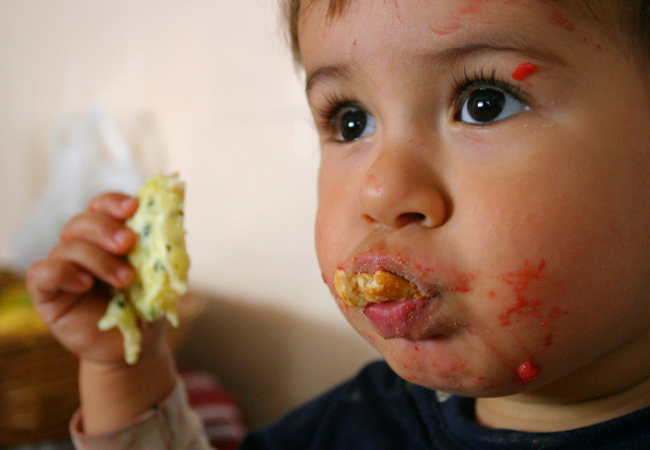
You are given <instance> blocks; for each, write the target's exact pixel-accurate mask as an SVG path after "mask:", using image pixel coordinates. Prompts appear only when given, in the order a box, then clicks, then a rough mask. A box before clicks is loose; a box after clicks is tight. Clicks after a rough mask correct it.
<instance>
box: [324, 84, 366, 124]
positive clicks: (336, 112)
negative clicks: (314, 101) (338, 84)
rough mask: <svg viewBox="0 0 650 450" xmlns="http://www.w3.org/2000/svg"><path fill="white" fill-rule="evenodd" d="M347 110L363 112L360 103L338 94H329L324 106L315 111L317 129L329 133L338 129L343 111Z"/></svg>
mask: <svg viewBox="0 0 650 450" xmlns="http://www.w3.org/2000/svg"><path fill="white" fill-rule="evenodd" d="M345 108H356V109H360V110H363V107H362V106H361V104H360V103H358V102H357V101H355V100H352V99H351V98H348V97H343V96H341V95H339V94H338V93H329V94H327V95H326V96H325V99H324V101H323V106H321V107H318V108H316V109H315V112H316V114H315V116H316V127H317V128H318V130H320V131H322V132H328V131H330V130H332V129H334V128H335V127H336V121H337V119H338V118H339V116H340V114H341V111H343V109H345Z"/></svg>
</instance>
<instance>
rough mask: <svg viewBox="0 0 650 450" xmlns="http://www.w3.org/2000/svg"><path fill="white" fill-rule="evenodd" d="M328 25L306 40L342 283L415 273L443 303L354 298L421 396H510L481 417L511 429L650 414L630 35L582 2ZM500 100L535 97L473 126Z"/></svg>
mask: <svg viewBox="0 0 650 450" xmlns="http://www.w3.org/2000/svg"><path fill="white" fill-rule="evenodd" d="M561 3H569V4H570V6H571V8H567V7H565V6H562V5H561ZM326 7H327V2H324V1H317V2H316V3H315V4H314V5H313V6H312V7H311V8H309V9H307V10H306V11H304V12H303V16H302V21H301V23H300V27H299V42H300V49H301V59H302V62H303V64H304V68H305V72H306V77H307V86H308V88H307V94H308V99H309V104H310V106H311V109H312V112H313V114H314V117H315V120H316V122H317V124H319V134H320V138H321V148H322V154H321V170H320V178H319V210H318V218H317V225H316V242H317V250H318V256H319V261H320V265H321V268H322V271H323V273H324V274H325V277H326V279H327V281H328V282H329V285H330V287H332V281H333V276H332V274H333V273H334V271H335V269H336V268H337V267H341V268H343V269H344V270H346V271H347V272H348V274H350V275H351V274H352V273H355V272H357V271H362V272H374V271H375V270H379V269H382V270H389V271H394V272H397V273H398V274H402V275H404V276H405V277H406V278H408V279H409V280H411V281H413V282H415V283H416V284H417V285H418V286H420V287H421V289H422V290H423V291H424V292H425V293H428V294H429V296H430V299H429V301H420V302H416V301H414V300H411V301H410V302H406V303H402V304H399V303H393V304H385V305H381V306H379V307H373V308H372V309H371V308H368V309H367V310H366V311H364V312H361V311H355V310H351V309H349V308H346V307H345V306H344V305H343V304H342V303H340V302H339V305H340V307H341V309H342V310H343V312H344V314H345V316H346V317H347V319H348V320H349V322H350V323H351V324H352V325H353V326H354V327H355V328H356V329H357V330H358V332H359V333H360V334H361V335H362V336H364V337H365V338H367V339H368V340H369V341H370V342H371V343H372V344H373V345H374V346H376V347H377V348H378V349H379V351H380V352H381V353H382V355H383V356H384V357H385V358H386V360H387V361H388V363H389V364H390V365H391V367H392V368H393V370H395V371H396V372H397V373H398V374H400V375H401V376H402V377H404V378H406V379H407V380H412V381H413V382H415V383H418V384H422V385H424V386H428V387H432V388H436V389H441V390H443V391H448V392H453V393H458V394H461V395H471V396H488V397H494V396H502V397H499V398H487V399H479V400H478V403H477V417H478V420H479V421H480V422H481V423H484V424H486V425H489V426H494V427H506V428H513V429H519V430H531V431H532V430H536V431H553V430H560V429H567V428H575V427H579V426H584V425H588V424H591V423H596V422H600V421H602V420H604V419H606V418H610V417H613V416H618V415H621V414H625V413H627V412H630V411H633V410H635V409H638V408H641V407H643V406H646V405H648V404H650V382H649V381H648V376H649V375H650V359H649V358H648V357H647V355H648V351H649V350H650V301H649V300H650V298H649V296H648V293H649V292H650V239H648V237H649V236H648V235H649V231H650V214H649V212H650V208H648V205H650V183H649V181H648V180H649V177H648V174H650V92H649V91H648V89H647V86H648V84H647V81H646V79H645V78H644V76H643V75H642V70H641V67H640V66H639V65H637V63H636V62H633V61H632V60H631V58H629V57H628V56H627V55H626V52H625V47H624V46H623V44H621V43H619V42H618V38H619V36H618V34H617V33H615V32H613V31H610V30H609V29H608V28H606V26H605V25H603V24H601V23H599V22H597V21H596V20H595V19H594V17H593V16H592V14H591V12H589V10H588V9H587V8H586V7H585V5H584V3H583V2H582V1H581V0H577V1H573V2H550V1H539V0H511V1H458V0H410V1H384V2H381V1H375V0H353V1H352V2H351V5H350V7H349V9H348V10H346V12H344V13H343V14H342V16H340V17H334V18H333V19H331V20H329V21H328V20H326V19H325V18H324V17H325V16H326ZM526 63H528V65H527V66H524V67H523V69H522V68H521V65H522V64H526ZM531 64H532V65H534V66H531ZM526 67H528V68H529V70H525V69H526ZM531 67H533V68H535V69H536V70H530V68H531ZM518 68H519V73H517V74H516V75H515V76H514V77H513V73H514V72H517V70H518ZM477 74H478V75H479V76H478V78H479V80H480V78H481V77H480V75H481V74H483V75H484V78H487V80H488V81H478V83H477V85H475V86H473V87H467V86H465V85H464V84H463V79H464V78H465V76H466V75H467V76H469V77H470V82H471V81H476V80H475V78H476V77H475V76H476V75H477ZM493 76H494V77H493ZM492 78H494V79H495V80H496V82H494V81H490V80H491V79H492ZM514 78H519V79H522V81H517V80H515V79H514ZM458 83H460V84H461V86H460V87H459V88H460V90H463V89H465V88H467V91H465V92H464V93H463V94H460V95H458V94H457V92H455V90H454V87H453V86H454V85H456V84H458ZM482 86H483V87H484V86H488V87H490V88H491V89H493V90H494V89H497V90H500V91H504V90H506V92H508V89H510V90H511V92H517V91H519V93H520V94H519V101H518V100H516V96H514V95H513V96H510V98H509V103H506V106H505V107H504V108H503V111H502V112H501V113H499V111H500V109H498V108H497V107H494V108H493V109H495V110H496V113H495V117H494V118H495V119H503V120H500V121H496V122H494V123H488V124H483V125H475V124H469V123H466V122H467V121H472V120H474V121H475V120H476V115H474V116H472V115H468V114H467V112H465V113H462V110H463V108H462V107H463V105H464V104H466V103H468V97H470V100H471V95H470V94H471V92H472V91H473V90H476V89H477V88H479V87H482ZM468 91H469V92H468ZM492 94H494V91H492ZM488 98H491V97H488ZM332 104H333V105H332ZM337 108H338V109H337ZM355 110H356V111H357V112H354V111H355ZM332 112H334V115H333V117H332V114H331V113H332ZM497 113H499V114H497ZM363 120H365V122H366V125H365V127H364V125H363ZM355 121H356V123H357V125H356V126H352V127H349V126H348V127H343V126H342V124H348V123H350V122H352V123H355ZM344 133H345V134H344ZM346 138H347V139H346ZM332 290H333V289H332ZM520 367H521V368H520ZM503 396H505V397H503Z"/></svg>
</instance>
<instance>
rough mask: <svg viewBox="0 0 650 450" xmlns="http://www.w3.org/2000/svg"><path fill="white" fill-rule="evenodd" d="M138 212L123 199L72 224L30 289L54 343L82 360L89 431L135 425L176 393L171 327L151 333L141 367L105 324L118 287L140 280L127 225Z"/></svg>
mask: <svg viewBox="0 0 650 450" xmlns="http://www.w3.org/2000/svg"><path fill="white" fill-rule="evenodd" d="M137 206H138V203H137V200H136V199H134V198H132V197H128V196H125V195H122V194H115V193H112V194H105V195H102V196H100V197H97V198H96V199H94V200H93V201H92V202H91V203H90V205H89V208H88V210H87V211H86V212H84V213H83V214H80V215H79V216H77V217H75V218H74V219H72V220H71V221H70V222H69V223H68V224H67V225H66V227H65V228H64V230H63V232H62V234H61V240H60V242H59V243H58V245H57V246H56V247H55V248H54V249H53V250H52V251H51V253H50V254H49V255H48V257H47V258H46V259H44V260H43V261H39V262H37V263H35V264H34V265H33V266H32V267H31V268H30V270H29V271H28V273H27V276H26V282H27V288H28V290H29V293H30V296H31V298H32V300H33V303H34V306H35V307H36V309H37V311H38V312H39V314H40V316H41V317H42V319H43V320H44V321H45V323H46V324H47V326H48V327H49V329H50V330H51V332H52V333H53V334H54V336H55V337H56V338H57V339H58V340H59V341H60V342H61V343H62V344H63V345H64V346H65V347H66V348H67V349H68V350H70V351H71V352H73V353H74V354H75V355H77V356H78V357H79V360H80V380H79V385H80V396H81V406H82V411H83V424H84V431H85V433H87V434H100V433H106V432H110V431H114V430H117V429H120V428H122V427H124V426H128V425H130V424H132V423H133V421H134V420H135V419H136V418H137V417H139V416H140V415H141V414H142V413H143V412H145V411H147V410H148V409H150V408H151V407H152V405H154V404H156V403H157V402H159V401H160V400H161V399H162V398H164V397H165V396H166V395H167V394H168V393H169V392H170V391H171V390H172V389H173V387H174V384H175V382H176V377H177V375H176V369H175V367H174V361H173V357H172V354H171V351H170V349H169V348H168V346H167V344H166V343H165V341H164V339H163V326H164V324H163V321H159V322H157V323H155V324H152V325H150V326H148V327H147V328H146V330H144V331H145V332H144V333H143V342H142V356H141V360H140V361H139V362H138V364H135V365H133V366H129V365H128V364H126V363H125V361H124V348H123V343H122V336H121V335H120V333H119V331H118V330H117V329H113V330H109V331H106V332H103V331H100V330H99V328H98V326H97V323H98V321H99V319H100V318H101V317H102V316H103V315H104V313H105V311H106V306H107V303H108V300H109V299H110V296H111V295H110V286H113V287H125V286H127V285H128V284H129V283H130V282H131V281H132V280H133V277H134V273H133V269H132V267H131V266H130V265H129V264H128V262H127V261H126V259H125V258H124V256H125V255H126V254H127V253H128V252H129V251H130V250H131V249H132V248H133V245H134V243H135V234H134V233H133V231H131V230H130V229H129V228H127V227H126V226H125V225H124V221H125V220H126V219H128V218H129V217H131V216H132V215H133V214H134V212H135V211H136V209H137Z"/></svg>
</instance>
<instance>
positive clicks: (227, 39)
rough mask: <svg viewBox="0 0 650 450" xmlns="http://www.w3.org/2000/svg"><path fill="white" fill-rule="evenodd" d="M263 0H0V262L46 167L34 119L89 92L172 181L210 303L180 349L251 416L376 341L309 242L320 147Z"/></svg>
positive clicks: (311, 385) (318, 380)
mask: <svg viewBox="0 0 650 450" xmlns="http://www.w3.org/2000/svg"><path fill="white" fill-rule="evenodd" d="M275 3H276V2H275V0H137V1H136V0H93V1H82V0H0V211H1V213H0V214H1V215H0V263H1V264H11V263H12V262H13V261H15V260H16V256H17V255H16V252H15V247H14V238H15V235H16V233H17V231H18V227H19V226H20V224H21V221H22V219H23V218H24V217H25V215H26V214H27V213H28V211H29V209H30V206H31V205H32V204H33V202H34V200H35V199H36V198H37V196H38V195H39V193H40V192H41V191H42V189H43V188H44V187H45V186H46V183H47V181H48V174H49V173H48V170H49V160H48V150H47V136H48V133H49V131H50V129H51V127H52V126H53V124H54V123H55V122H56V121H57V120H60V119H61V118H63V117H66V116H68V115H70V114H74V113H78V112H79V111H83V110H86V109H88V108H90V107H92V106H93V105H96V104H103V105H106V106H107V107H109V108H110V110H111V111H112V112H113V113H114V115H115V117H116V119H117V122H118V125H119V126H120V129H121V130H122V132H123V134H124V137H125V138H126V140H127V142H128V143H129V144H130V145H131V147H132V148H133V149H134V152H136V153H138V154H145V155H149V156H151V154H152V152H151V150H152V149H154V150H155V155H154V156H155V157H154V160H156V161H157V162H155V163H151V162H150V163H148V165H147V166H146V167H145V170H151V169H164V170H167V171H178V172H180V174H181V176H182V178H183V179H185V180H186V182H187V198H186V228H187V230H188V236H187V239H188V249H189V252H190V255H191V258H192V268H191V282H192V285H193V286H194V288H195V289H200V290H203V291H207V292H210V293H211V294H212V295H213V297H214V298H213V299H212V302H211V304H210V306H209V307H208V310H207V311H206V314H205V315H204V317H202V319H201V320H200V321H199V323H198V328H197V329H195V330H194V332H193V334H192V336H191V338H190V341H189V342H188V344H187V345H186V347H185V348H184V350H183V353H182V354H181V356H180V360H181V362H182V364H187V365H190V366H192V367H198V368H205V369H208V370H211V371H213V372H215V373H216V374H217V375H219V376H220V377H222V379H223V380H224V381H225V382H226V384H227V385H228V386H229V387H231V389H233V390H234V391H235V394H236V395H238V396H239V397H240V399H241V401H242V403H243V405H244V407H245V409H246V410H247V413H248V415H249V418H250V420H251V422H252V424H253V426H257V425H260V424H262V423H266V422H268V421H270V420H273V419H274V418H276V417H277V416H278V415H280V414H282V413H283V412H285V411H286V410H287V409H288V408H291V407H293V406H295V405H296V404H297V403H299V402H302V401H304V400H305V399H306V398H309V397H311V396H313V395H315V394H316V393H317V392H319V391H321V390H322V389H324V388H327V387H329V386H331V385H333V384H334V383H336V382H338V381H339V380H341V379H343V378H345V377H347V376H349V375H350V374H352V373H354V372H355V371H356V370H358V368H359V367H360V366H361V365H362V363H363V362H364V361H366V360H368V359H371V358H374V357H375V352H374V350H372V349H371V348H370V347H369V346H367V345H366V344H365V343H363V342H361V340H360V338H359V337H357V336H356V335H355V333H354V332H353V331H352V330H351V329H350V327H349V326H348V325H347V323H345V322H344V319H343V318H342V316H341V315H340V313H339V312H338V310H337V308H336V307H335V305H334V302H333V301H332V299H331V298H330V295H329V293H328V292H327V289H326V287H325V286H324V285H323V283H322V280H321V275H320V271H319V269H318V265H317V262H316V257H315V253H314V250H313V241H312V240H313V236H312V227H313V218H314V214H315V210H316V189H315V186H316V172H317V166H318V150H317V141H316V138H315V133H314V131H313V127H312V125H311V122H310V117H309V114H308V110H307V108H306V104H305V100H304V93H303V91H302V85H301V81H300V78H299V76H298V75H297V74H296V72H295V71H294V68H293V65H292V62H291V60H290V52H289V50H288V48H287V47H286V45H285V43H284V41H283V38H282V37H281V32H280V26H279V23H278V20H277V11H276V9H277V8H276V5H275Z"/></svg>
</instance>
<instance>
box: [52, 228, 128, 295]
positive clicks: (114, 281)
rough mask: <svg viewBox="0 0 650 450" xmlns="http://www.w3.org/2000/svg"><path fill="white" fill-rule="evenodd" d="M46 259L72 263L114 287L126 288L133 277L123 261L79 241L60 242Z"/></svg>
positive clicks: (94, 246)
mask: <svg viewBox="0 0 650 450" xmlns="http://www.w3.org/2000/svg"><path fill="white" fill-rule="evenodd" d="M48 259H51V260H57V259H58V260H64V261H68V262H73V263H75V264H77V265H79V266H80V267H81V268H82V269H84V270H86V271H88V272H89V273H91V274H92V275H93V276H95V277H97V278H99V279H100V280H102V281H104V282H106V283H108V284H110V285H111V286H115V287H126V286H128V285H129V284H130V283H131V282H132V281H133V277H134V271H133V268H132V267H131V265H130V264H129V263H128V262H127V261H126V260H125V259H123V258H120V257H117V256H115V255H112V254H110V253H108V252H106V251H104V250H102V249H101V248H99V247H98V246H96V245H94V244H92V243H89V242H86V241H84V240H81V239H72V240H67V241H61V242H60V243H59V244H58V245H57V246H56V247H54V249H53V250H52V252H51V253H50V255H49V257H48Z"/></svg>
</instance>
